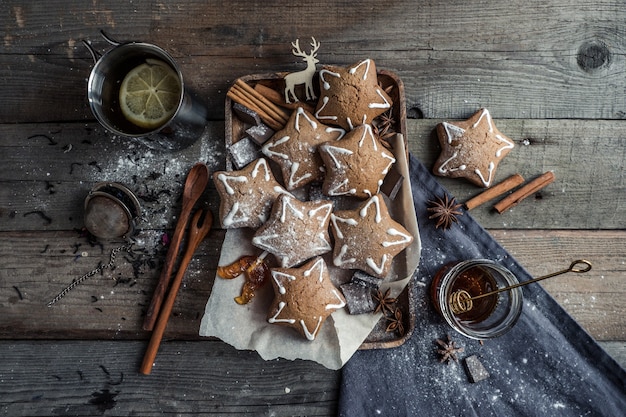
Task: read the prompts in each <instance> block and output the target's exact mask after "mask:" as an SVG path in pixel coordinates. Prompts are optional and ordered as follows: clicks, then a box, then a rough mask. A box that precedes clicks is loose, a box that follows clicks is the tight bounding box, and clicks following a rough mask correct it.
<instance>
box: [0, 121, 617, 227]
mask: <svg viewBox="0 0 626 417" xmlns="http://www.w3.org/2000/svg"><path fill="white" fill-rule="evenodd" d="M441 120H442V119H433V120H431V119H421V120H409V121H408V123H407V130H408V142H409V150H410V151H411V153H413V154H414V155H415V156H416V157H417V158H418V159H419V160H420V161H421V162H422V163H424V164H425V165H426V166H427V167H428V168H429V169H431V168H432V165H433V164H434V161H435V160H436V158H437V156H438V154H439V144H438V141H437V139H436V136H435V133H434V131H435V127H436V125H437V123H439V122H440V121H441ZM495 123H496V125H497V126H498V128H499V129H500V130H501V131H502V132H504V133H505V134H506V135H508V136H509V137H511V138H512V139H514V140H515V142H516V148H515V149H513V151H512V152H511V153H510V154H509V155H507V157H506V158H505V159H504V160H503V161H502V162H501V163H500V165H499V167H498V170H497V173H496V181H498V180H500V179H504V178H506V177H508V176H509V175H512V174H514V173H520V174H522V175H523V176H524V178H526V179H527V180H528V179H531V178H533V177H534V176H537V175H539V174H541V173H543V172H545V171H548V170H553V171H554V172H555V175H556V181H555V182H554V183H553V184H551V185H549V186H548V187H547V188H545V189H544V190H542V191H541V192H540V193H539V194H537V195H536V196H535V197H534V198H528V199H526V200H525V201H524V202H522V204H520V205H518V206H517V207H515V208H513V209H512V210H509V211H507V212H505V213H503V214H501V215H500V214H497V213H496V212H494V211H492V205H493V203H494V202H495V201H497V200H495V201H494V202H491V203H488V204H484V205H483V206H481V207H479V208H477V209H474V210H472V212H471V213H472V215H473V216H474V217H476V218H477V219H478V220H479V222H480V223H481V224H482V225H483V226H484V227H486V228H515V229H622V228H624V225H625V222H626V220H625V219H626V135H625V134H624V131H625V128H626V121H591V120H587V121H582V120H532V119H523V120H514V119H503V120H497V119H496V120H495ZM223 132H224V124H223V122H210V123H209V124H208V126H207V129H206V131H205V134H204V135H203V137H202V138H201V139H200V140H199V141H198V142H197V143H196V144H195V145H193V146H192V147H190V148H188V149H186V150H184V151H180V152H175V153H173V154H172V153H165V152H156V151H150V150H149V149H147V148H145V147H143V146H141V145H133V144H132V142H129V141H128V140H126V139H121V138H118V137H112V136H111V135H109V134H108V133H106V132H104V130H103V129H101V128H99V127H98V126H97V125H95V124H93V123H89V124H83V123H74V124H65V125H62V126H61V125H58V124H27V125H0V153H1V154H3V155H6V157H5V160H4V163H3V164H2V165H0V181H2V183H3V184H4V185H5V186H3V187H1V188H0V219H4V220H5V221H2V222H1V223H0V229H1V230H40V229H41V228H42V227H43V228H45V229H44V230H71V229H73V228H80V227H82V200H83V199H84V197H85V196H86V195H87V193H88V192H89V190H90V188H91V187H92V186H93V185H94V184H95V183H97V182H98V181H119V182H122V183H124V184H126V185H127V186H129V187H130V188H131V189H132V190H133V191H134V192H135V193H137V195H138V197H139V199H140V201H141V203H142V206H143V207H144V210H145V214H146V215H145V216H144V218H143V219H142V222H141V227H142V228H147V229H155V228H164V227H172V228H173V224H172V218H173V216H174V215H175V214H176V213H177V212H178V210H180V195H181V193H182V183H183V181H184V178H185V175H186V173H187V172H188V170H189V169H190V168H191V166H192V165H193V164H194V163H195V162H197V161H202V162H205V163H206V164H207V165H208V167H209V170H210V171H215V170H219V169H223V167H224V162H223V161H224V145H223V135H224V134H223ZM68 149H69V150H68ZM33 155H38V157H37V158H36V159H35V158H33ZM439 181H440V182H441V184H442V185H444V186H445V187H446V188H447V189H448V190H449V192H450V193H451V194H452V195H453V196H455V197H456V198H457V200H459V201H461V202H462V201H465V200H467V199H469V198H470V197H472V196H474V195H476V194H478V193H479V192H480V191H482V189H481V188H478V187H476V186H473V185H471V184H469V183H466V182H464V181H461V180H450V179H447V178H439ZM203 201H204V203H205V204H206V205H207V206H208V207H210V208H212V209H216V208H217V207H218V205H219V201H218V198H217V196H216V194H215V189H214V187H213V186H212V185H211V187H210V188H209V190H208V191H207V193H205V196H204V198H203ZM32 211H42V212H43V213H44V214H45V215H46V216H47V217H48V218H49V219H50V221H47V220H46V219H45V218H42V217H41V216H40V215H37V214H35V215H32V214H29V215H25V214H26V213H30V212H32Z"/></svg>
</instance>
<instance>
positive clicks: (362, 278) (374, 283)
mask: <svg viewBox="0 0 626 417" xmlns="http://www.w3.org/2000/svg"><path fill="white" fill-rule="evenodd" d="M352 282H353V283H355V284H359V285H361V286H363V287H367V288H370V289H373V290H377V289H378V288H380V284H381V283H382V282H383V280H382V279H381V278H378V277H374V276H372V275H369V274H366V273H365V272H363V271H361V270H357V271H355V272H354V275H352Z"/></svg>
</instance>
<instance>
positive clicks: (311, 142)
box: [261, 107, 345, 190]
mask: <svg viewBox="0 0 626 417" xmlns="http://www.w3.org/2000/svg"><path fill="white" fill-rule="evenodd" d="M344 134H345V131H344V130H343V129H341V128H337V127H330V126H327V125H324V124H322V123H321V122H320V121H319V120H317V119H316V118H315V117H314V116H313V115H312V114H311V113H309V112H308V111H306V110H304V109H303V108H302V107H298V108H297V109H296V110H295V111H293V112H292V113H291V117H290V118H289V120H288V121H287V124H286V125H285V128H284V129H282V130H280V131H278V132H276V133H275V134H274V135H273V136H272V137H271V138H270V140H269V141H268V142H266V143H265V145H263V148H262V149H261V150H262V152H263V154H264V155H265V156H267V157H268V158H270V159H271V160H273V161H274V162H276V163H277V164H278V165H279V166H280V168H281V171H282V175H283V182H284V184H285V188H286V189H287V190H294V189H296V188H299V187H302V186H304V185H306V184H309V183H311V182H313V181H316V180H320V179H321V178H322V177H323V175H324V171H323V166H324V165H323V163H322V158H321V157H320V156H319V153H318V152H317V147H318V146H319V145H321V144H322V143H324V142H329V141H334V140H337V139H340V138H342V137H343V135H344Z"/></svg>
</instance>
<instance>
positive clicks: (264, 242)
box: [252, 195, 333, 268]
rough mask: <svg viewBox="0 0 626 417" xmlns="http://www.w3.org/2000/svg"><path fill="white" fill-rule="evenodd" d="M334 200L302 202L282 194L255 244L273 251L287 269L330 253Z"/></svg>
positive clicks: (257, 235)
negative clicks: (331, 217) (330, 225)
mask: <svg viewBox="0 0 626 417" xmlns="http://www.w3.org/2000/svg"><path fill="white" fill-rule="evenodd" d="M332 210H333V204H332V202H330V201H324V200H319V201H306V202H303V201H300V200H298V199H297V198H295V197H293V196H290V195H281V196H280V197H278V199H277V200H276V202H275V203H274V206H273V207H272V212H271V214H270V218H269V220H268V221H267V222H266V223H265V224H264V225H263V226H261V227H260V228H259V230H257V231H256V233H255V234H254V237H253V238H252V244H253V245H255V246H256V247H258V248H261V249H263V250H266V251H268V252H269V253H271V254H273V255H274V256H275V257H276V258H277V259H278V261H279V263H280V266H281V267H283V268H291V267H292V266H294V265H297V264H299V263H300V262H303V261H305V260H307V259H309V258H312V257H314V256H317V255H321V254H323V253H326V252H329V251H330V250H331V249H332V247H331V244H330V235H329V234H328V225H329V222H330V213H331V212H332Z"/></svg>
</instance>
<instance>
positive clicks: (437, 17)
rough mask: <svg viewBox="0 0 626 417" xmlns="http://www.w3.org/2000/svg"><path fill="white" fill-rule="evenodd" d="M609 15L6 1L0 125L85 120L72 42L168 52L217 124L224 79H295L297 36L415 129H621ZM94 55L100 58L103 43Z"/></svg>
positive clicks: (536, 7)
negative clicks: (532, 123)
mask: <svg viewBox="0 0 626 417" xmlns="http://www.w3.org/2000/svg"><path fill="white" fill-rule="evenodd" d="M622 6H623V4H622V2H621V1H617V0H604V1H601V0H598V1H594V2H593V3H588V2H585V1H582V0H576V1H575V2H572V1H569V0H551V1H549V2H545V1H536V0H533V1H531V2H528V1H523V2H522V1H520V0H515V1H509V2H505V3H502V2H498V1H487V2H482V3H481V4H480V5H479V6H477V5H476V4H474V3H471V2H469V3H468V2H454V3H449V2H447V3H438V2H430V3H424V4H420V5H419V6H416V5H415V4H413V3H410V2H394V3H392V4H388V3H385V2H380V1H374V0H367V1H364V2H361V3H360V4H359V9H360V10H362V11H367V13H358V12H357V13H355V10H354V5H353V4H352V3H346V2H334V1H332V0H323V1H320V2H316V3H310V4H303V5H300V6H298V7H293V5H291V4H290V3H289V2H284V4H281V3H279V4H277V5H275V6H274V7H267V5H266V4H264V3H262V2H261V3H250V2H249V1H245V0H236V1H232V2H229V3H228V5H225V4H223V3H221V2H209V3H207V2H204V1H199V0H195V1H187V2H180V3H171V2H169V3H167V4H164V3H161V2H142V3H141V4H133V5H132V7H130V6H129V5H128V4H127V3H109V4H107V5H106V6H104V5H101V4H99V3H97V4H92V3H85V2H82V1H79V0H71V1H61V0H53V1H49V2H46V4H45V6H44V5H43V4H39V3H37V2H27V3H24V2H21V1H17V0H9V1H5V2H3V3H2V5H0V12H1V13H0V27H2V28H3V29H4V31H5V35H4V38H3V41H4V48H3V49H2V50H1V51H0V63H1V64H2V65H0V78H1V79H3V80H4V81H5V82H4V83H3V100H2V102H3V104H2V111H0V122H4V123H11V122H16V121H17V122H36V121H38V122H41V121H51V120H57V121H70V120H86V119H92V116H91V114H90V112H89V109H88V106H87V103H86V100H85V88H86V83H85V80H86V78H87V77H88V74H89V71H90V67H91V65H92V60H91V57H90V55H89V53H88V52H87V50H86V49H85V48H84V47H83V46H82V44H81V40H82V39H91V40H94V41H98V38H99V35H98V31H99V30H100V29H105V30H107V31H108V32H109V33H110V34H111V35H112V36H114V37H116V38H118V39H120V40H136V39H139V40H143V41H147V42H153V43H156V44H159V45H160V46H162V47H164V48H165V49H167V50H168V51H170V52H171V53H172V54H173V55H174V57H175V58H176V59H177V60H178V61H179V62H180V64H181V67H182V71H183V73H184V74H185V76H186V79H187V81H188V84H189V86H191V87H193V88H195V89H196V90H198V92H200V93H201V94H202V95H203V96H204V97H206V99H207V102H208V104H209V108H210V117H211V119H222V118H223V111H222V103H223V102H224V97H225V94H226V88H227V87H228V85H229V84H230V83H231V82H232V81H233V80H234V78H235V77H238V76H242V75H245V74H249V73H252V72H268V71H276V70H286V71H292V70H296V69H299V68H301V67H302V64H301V62H300V61H299V60H298V59H295V58H294V57H293V56H292V55H291V52H290V49H291V48H290V42H292V41H293V40H295V39H296V38H298V37H301V38H306V37H309V36H316V37H317V39H318V40H319V41H321V43H322V49H321V50H320V53H319V56H318V57H319V59H320V61H321V63H336V64H350V63H352V62H354V61H356V60H359V59H362V58H366V57H370V58H374V59H375V60H376V61H377V62H378V64H379V66H380V67H381V68H387V69H390V70H393V71H396V72H397V73H398V74H399V75H400V77H401V78H402V79H403V80H404V83H405V86H406V90H407V106H408V108H409V109H411V110H412V114H413V115H416V116H418V115H420V116H425V117H428V118H432V117H465V116H467V115H468V114H469V113H471V112H472V111H474V110H475V109H476V108H477V107H480V106H487V107H491V108H492V109H493V110H494V115H495V116H496V117H499V118H505V117H507V118H522V117H529V118H599V119H600V118H601V119H623V118H625V117H626V103H624V100H623V99H622V93H623V91H624V88H625V87H626V80H625V79H624V77H623V76H622V68H623V66H624V56H625V53H624V52H625V46H624V43H623V42H622V40H623V37H624V29H623V28H624V27H626V24H625V23H626V10H625V9H624V7H622ZM233 11H234V12H233ZM277 23H278V24H277ZM285 28H290V29H288V30H285ZM373 33H375V34H373ZM95 46H96V47H98V49H100V50H102V51H104V50H106V49H107V45H106V44H105V43H104V42H102V41H99V42H95ZM347 46H349V47H347ZM216 63H217V64H216Z"/></svg>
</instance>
